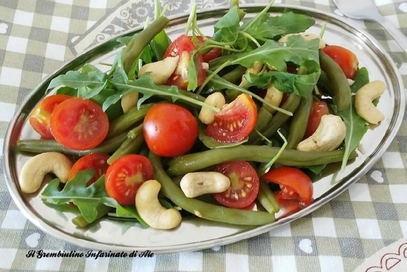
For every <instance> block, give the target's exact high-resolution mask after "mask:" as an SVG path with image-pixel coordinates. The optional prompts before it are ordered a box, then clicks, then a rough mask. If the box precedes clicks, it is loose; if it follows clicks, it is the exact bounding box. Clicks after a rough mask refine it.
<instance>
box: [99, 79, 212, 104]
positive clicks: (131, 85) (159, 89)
mask: <svg viewBox="0 0 407 272" xmlns="http://www.w3.org/2000/svg"><path fill="white" fill-rule="evenodd" d="M112 84H113V85H114V86H115V87H116V88H117V90H118V91H117V92H116V94H114V95H112V96H110V97H109V98H107V99H106V101H105V102H104V103H103V106H102V107H103V109H105V108H108V107H109V106H110V105H112V104H114V103H116V102H117V101H119V100H120V98H121V97H122V96H123V95H125V94H127V93H130V92H139V93H141V94H143V97H141V98H140V99H139V101H138V107H140V105H141V103H143V102H144V101H145V100H146V99H148V98H150V97H152V96H154V95H158V96H162V97H170V98H171V100H172V102H175V101H177V100H178V99H179V100H183V101H186V102H190V103H192V104H194V105H198V106H201V107H209V108H212V109H213V110H215V111H219V109H218V108H216V107H214V106H211V105H208V104H206V103H204V102H203V101H199V100H197V99H195V98H192V97H190V96H186V95H183V94H181V93H180V91H179V89H178V88H177V87H176V86H158V85H156V84H155V83H154V81H153V80H152V78H151V74H150V73H145V74H143V75H142V76H141V77H140V78H138V79H136V80H134V81H133V80H129V82H128V84H123V83H120V82H112Z"/></svg>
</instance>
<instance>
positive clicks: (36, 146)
mask: <svg viewBox="0 0 407 272" xmlns="http://www.w3.org/2000/svg"><path fill="white" fill-rule="evenodd" d="M126 138H127V133H122V134H119V135H117V136H115V137H112V138H110V139H107V140H105V141H104V142H102V143H101V144H100V145H99V146H97V147H95V148H92V149H87V150H74V149H70V148H66V147H64V146H63V145H61V144H60V143H58V142H57V141H55V140H40V139H38V140H37V139H30V140H19V141H18V142H17V150H18V151H20V152H26V153H34V154H38V153H43V152H50V151H54V152H62V153H65V154H68V155H74V156H80V157H81V156H85V155H87V154H90V153H96V152H100V153H107V154H109V153H112V152H114V151H115V150H116V149H117V148H119V146H120V145H121V144H122V142H123V141H124V140H126Z"/></svg>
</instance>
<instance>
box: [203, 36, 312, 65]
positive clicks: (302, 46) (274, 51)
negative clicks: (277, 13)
mask: <svg viewBox="0 0 407 272" xmlns="http://www.w3.org/2000/svg"><path fill="white" fill-rule="evenodd" d="M318 47H319V45H318V40H316V39H314V40H311V41H306V40H304V38H302V37H301V36H300V35H292V36H290V37H288V39H287V42H286V43H285V44H282V43H278V42H276V41H273V40H267V41H266V42H265V43H264V44H263V45H262V46H260V47H258V48H256V49H254V50H253V51H251V52H245V53H239V54H233V55H227V56H222V57H219V58H217V59H215V60H214V61H212V62H211V63H210V66H211V69H212V70H213V69H215V68H217V67H218V66H220V65H221V64H223V63H225V62H226V61H228V60H229V61H230V65H236V64H240V65H242V66H244V67H246V68H249V67H250V66H251V65H252V64H253V63H254V62H255V61H259V60H260V61H261V62H262V63H264V64H265V65H267V66H268V67H269V68H270V69H272V70H277V71H280V72H285V71H287V63H288V62H291V63H294V64H297V65H299V66H300V65H303V64H304V63H306V62H309V61H314V62H315V63H318V64H319V53H318Z"/></svg>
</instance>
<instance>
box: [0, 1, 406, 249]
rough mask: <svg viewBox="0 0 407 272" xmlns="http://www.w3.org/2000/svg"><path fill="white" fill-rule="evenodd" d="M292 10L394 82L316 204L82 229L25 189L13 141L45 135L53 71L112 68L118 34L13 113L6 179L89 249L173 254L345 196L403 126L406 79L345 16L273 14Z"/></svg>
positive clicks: (39, 214) (318, 189)
mask: <svg viewBox="0 0 407 272" xmlns="http://www.w3.org/2000/svg"><path fill="white" fill-rule="evenodd" d="M244 8H245V10H246V12H247V18H250V17H253V16H254V15H255V14H257V13H258V12H259V11H261V10H262V8H263V7H260V6H246V7H244ZM286 11H293V12H295V13H299V14H305V15H307V16H309V17H312V18H314V19H315V20H316V24H315V26H314V27H312V28H311V29H310V31H309V32H312V33H315V34H319V33H320V31H321V28H322V27H323V26H324V25H325V24H326V30H325V32H324V40H325V42H326V43H328V44H336V45H342V46H345V47H347V48H349V49H350V50H351V51H353V52H355V53H356V55H357V56H358V58H359V62H360V66H361V67H363V66H365V67H367V68H368V70H369V73H370V78H371V79H372V80H373V79H377V80H382V81H384V82H385V83H386V85H387V90H386V92H385V94H383V95H382V97H381V98H380V101H379V104H378V108H379V110H380V111H381V112H382V113H384V115H385V119H384V121H383V122H382V123H381V124H380V125H379V126H377V127H372V128H371V129H369V131H368V132H367V133H366V135H365V136H364V138H363V140H362V142H361V144H360V150H361V151H362V152H361V153H360V154H359V157H358V158H357V159H356V160H354V161H353V162H352V163H351V164H349V165H348V166H347V167H346V168H345V169H344V170H343V171H335V172H333V173H331V174H327V175H326V176H324V177H323V178H321V179H320V180H318V181H316V182H315V184H314V188H315V192H314V198H315V202H314V203H313V204H312V205H311V206H309V207H307V208H306V209H304V210H301V211H300V212H297V213H295V214H293V215H291V216H289V217H286V218H283V219H280V220H278V221H276V222H274V223H272V224H268V225H264V226H259V227H245V226H243V227H242V226H233V225H227V224H219V223H215V222H209V221H206V220H201V219H197V218H196V219H186V220H184V221H183V222H182V224H181V225H180V227H178V228H177V229H176V230H171V231H161V230H154V229H152V228H148V229H145V228H142V227H140V225H138V224H137V223H133V222H123V221H114V220H109V219H103V220H101V221H100V222H98V223H96V224H93V225H92V226H90V227H89V228H88V229H78V228H76V227H75V226H74V225H73V224H72V223H71V221H70V220H71V219H72V218H73V217H74V216H75V215H74V214H73V213H70V212H59V211H56V210H54V209H52V208H49V207H48V206H46V205H44V204H43V203H42V201H41V199H40V197H39V195H40V193H41V192H40V193H39V194H36V195H25V194H22V193H21V192H20V189H19V187H18V176H19V172H20V169H21V167H22V165H23V164H24V162H25V161H26V160H27V157H26V156H23V155H21V154H18V153H17V152H16V151H15V148H14V147H15V146H16V142H17V141H18V139H32V138H38V135H37V134H36V133H35V132H34V131H33V130H32V129H31V128H30V126H29V124H28V122H27V116H28V114H29V113H30V111H31V110H32V108H33V107H34V106H35V104H36V103H37V102H38V101H39V100H41V99H42V98H43V97H44V96H45V92H46V89H47V86H48V84H49V82H50V80H51V79H52V78H54V77H56V76H58V75H60V74H63V73H65V72H67V71H68V70H75V69H80V67H81V66H82V65H83V64H84V63H87V62H90V63H92V64H94V65H96V66H98V67H99V68H100V69H104V70H106V69H107V68H106V66H103V65H100V63H109V62H110V63H111V62H112V61H113V59H114V56H115V54H116V53H117V51H118V50H119V49H120V48H121V45H120V44H119V43H118V42H116V40H115V38H113V39H111V40H108V41H106V42H104V43H103V44H100V45H97V46H96V47H94V48H91V49H90V50H88V51H87V52H85V53H82V54H80V55H79V56H77V57H76V58H75V59H73V60H72V61H70V62H68V63H67V64H65V65H64V66H63V67H61V68H60V69H59V70H58V71H56V72H55V73H54V74H53V75H51V76H49V77H48V78H46V79H45V80H44V81H43V82H42V83H41V84H40V85H39V86H38V87H37V88H36V89H34V90H33V92H32V93H31V94H30V96H29V97H27V99H26V100H25V102H24V103H23V105H22V106H21V107H20V109H19V110H18V112H17V113H16V115H15V117H14V119H13V120H12V122H11V124H10V127H9V130H8V132H7V135H6V139H5V144H4V145H5V146H4V152H5V160H4V163H5V177H6V181H7V185H8V188H9V191H10V194H11V195H12V197H13V199H14V201H15V203H16V205H17V206H18V208H19V209H20V210H21V212H22V213H23V214H24V215H25V216H26V217H27V218H28V219H29V220H30V221H31V222H32V223H34V224H35V225H36V226H37V227H39V228H40V229H41V230H43V231H44V232H45V233H47V234H49V235H52V236H55V237H57V238H59V239H62V240H65V241H66V242H69V243H71V244H74V245H77V246H81V247H83V248H88V249H98V250H112V251H133V250H151V251H152V252H154V253H171V252H180V251H192V250H200V249H205V248H210V247H213V246H219V245H225V244H230V243H234V242H237V241H240V240H243V239H247V238H250V237H254V236H257V235H260V234H262V233H265V232H268V231H270V230H272V229H274V228H276V227H278V226H281V225H283V224H286V223H289V222H292V221H294V220H296V219H299V218H301V217H303V216H305V215H307V214H309V213H311V212H312V211H314V210H316V209H318V208H319V207H321V206H322V205H324V204H325V203H327V202H328V201H330V200H332V199H333V198H335V197H336V196H338V195H339V194H340V193H342V192H343V191H344V190H346V189H347V188H348V187H349V185H351V184H352V183H354V182H355V181H357V180H358V179H360V178H361V177H362V176H363V175H365V174H366V172H367V171H368V170H369V169H370V168H371V167H372V166H373V165H374V164H375V163H376V162H377V161H378V160H379V158H380V157H381V155H382V154H383V152H385V150H386V149H387V148H388V146H389V145H390V143H391V141H392V140H393V139H394V137H395V135H396V133H397V131H398V129H399V127H400V125H401V121H402V117H403V113H404V108H405V97H404V86H403V82H402V80H401V76H400V75H399V72H398V69H397V67H396V66H395V64H394V63H393V61H392V60H391V59H390V57H389V55H388V54H387V53H386V52H385V50H384V49H382V48H381V47H380V45H379V44H378V43H376V42H375V41H374V39H372V38H371V37H370V36H369V35H367V34H366V33H364V32H362V31H360V30H358V29H357V28H355V27H353V26H351V25H349V24H348V23H346V22H345V21H343V20H342V19H341V18H340V17H337V16H335V15H333V14H328V13H323V12H320V11H317V10H314V9H307V8H302V7H295V6H283V5H276V6H274V7H273V8H272V9H271V10H270V12H271V13H272V15H278V14H281V13H282V12H286ZM226 12H227V9H224V10H210V11H206V12H202V13H199V15H198V23H199V26H200V28H201V29H202V30H203V32H204V33H207V34H208V35H210V34H212V31H213V30H212V29H213V25H214V23H215V22H216V21H217V20H218V19H219V18H220V17H221V16H222V15H223V14H224V13H226ZM186 21H187V15H185V16H181V17H176V18H172V19H171V22H170V24H169V26H168V27H167V29H166V31H167V33H168V34H169V36H170V37H171V38H175V37H177V36H178V35H180V34H182V33H183V32H184V27H185V23H186ZM139 30H140V29H135V30H133V31H132V32H127V33H124V34H122V35H121V36H124V35H129V34H133V33H135V32H137V31H139ZM116 38H117V37H116Z"/></svg>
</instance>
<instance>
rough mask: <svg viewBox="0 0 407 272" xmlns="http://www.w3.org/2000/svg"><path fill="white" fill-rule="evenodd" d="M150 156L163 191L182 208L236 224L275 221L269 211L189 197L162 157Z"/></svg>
mask: <svg viewBox="0 0 407 272" xmlns="http://www.w3.org/2000/svg"><path fill="white" fill-rule="evenodd" d="M149 158H150V160H151V162H152V165H153V168H154V175H155V179H156V180H158V181H159V182H160V183H161V192H162V193H163V194H164V195H165V196H166V197H168V198H169V199H170V200H171V201H172V202H174V204H175V205H177V206H179V207H181V208H182V209H184V210H186V211H188V212H190V213H192V214H194V215H196V216H198V217H200V218H204V219H207V220H210V221H217V222H222V223H228V224H234V225H247V226H249V225H250V226H258V225H265V224H269V223H272V222H274V220H275V217H274V214H270V213H268V212H263V211H249V210H240V209H232V208H227V207H223V206H219V205H214V204H209V203H206V202H203V201H200V200H198V199H194V198H187V197H186V196H185V195H184V193H183V192H182V191H181V189H180V188H179V187H178V186H177V185H176V184H175V183H174V182H173V181H172V180H171V178H170V177H169V176H168V175H167V173H166V172H165V170H164V169H163V167H162V164H161V160H160V158H159V157H158V156H156V155H155V154H153V153H152V152H150V154H149Z"/></svg>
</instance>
